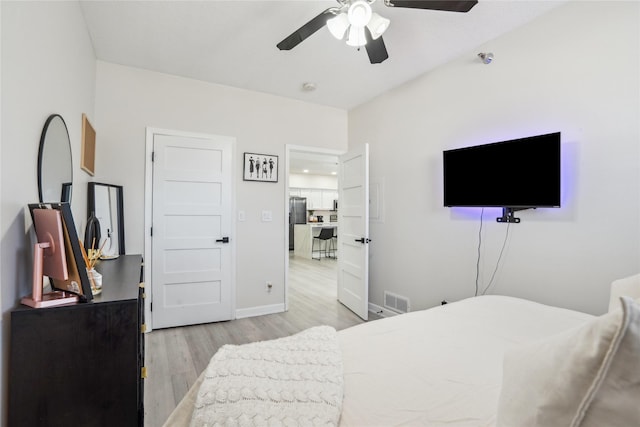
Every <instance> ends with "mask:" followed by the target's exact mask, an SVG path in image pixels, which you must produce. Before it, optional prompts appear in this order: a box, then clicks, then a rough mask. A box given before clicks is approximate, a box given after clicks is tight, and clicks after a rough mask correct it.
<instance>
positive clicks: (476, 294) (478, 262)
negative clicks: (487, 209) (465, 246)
mask: <svg viewBox="0 0 640 427" xmlns="http://www.w3.org/2000/svg"><path fill="white" fill-rule="evenodd" d="M483 216H484V208H482V210H481V211H480V230H478V260H477V261H476V293H475V296H478V280H480V248H481V247H482V217H483Z"/></svg>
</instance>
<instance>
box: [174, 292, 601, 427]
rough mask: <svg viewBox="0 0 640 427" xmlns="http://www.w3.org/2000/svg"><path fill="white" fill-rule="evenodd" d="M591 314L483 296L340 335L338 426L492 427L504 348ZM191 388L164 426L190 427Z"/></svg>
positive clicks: (569, 325)
mask: <svg viewBox="0 0 640 427" xmlns="http://www.w3.org/2000/svg"><path fill="white" fill-rule="evenodd" d="M591 318H592V316H591V315H588V314H585V313H579V312H576V311H571V310H565V309H561V308H557V307H550V306H546V305H542V304H537V303H534V302H530V301H526V300H521V299H517V298H510V297H502V296H483V297H476V298H470V299H467V300H463V301H459V302H456V303H454V304H447V305H444V306H441V307H435V308H432V309H429V310H424V311H417V312H413V313H408V314H404V315H400V316H395V317H391V318H388V319H383V320H376V321H374V322H369V323H365V324H362V325H358V326H355V327H351V328H348V329H345V330H342V331H340V332H339V333H338V338H339V343H340V348H341V349H342V355H343V367H344V401H343V407H342V414H341V417H340V425H341V426H363V427H365V426H366V427H375V426H404V425H423V426H433V427H439V426H447V427H484V426H494V425H495V418H496V410H497V405H498V396H499V393H500V385H501V381H502V359H503V354H504V349H505V348H506V347H508V346H510V345H513V344H519V343H524V342H528V341H532V340H536V339H539V338H543V337H547V336H549V335H552V334H555V333H558V332H560V331H563V330H566V329H569V328H573V327H576V326H579V325H581V324H583V323H584V322H586V321H587V320H589V319H591ZM202 377H203V376H202V375H201V377H200V379H199V380H198V382H196V384H194V386H193V387H192V388H191V390H190V391H189V393H188V394H187V395H186V396H185V398H184V399H183V401H182V402H181V403H180V404H179V405H178V407H177V408H176V410H175V411H174V413H173V414H172V415H171V417H170V418H169V420H168V421H167V423H166V424H165V426H171V427H177V426H188V425H189V422H190V420H191V414H192V412H193V406H194V403H195V397H196V393H197V390H198V387H199V384H200V382H201V380H202Z"/></svg>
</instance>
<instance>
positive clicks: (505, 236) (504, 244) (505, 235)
mask: <svg viewBox="0 0 640 427" xmlns="http://www.w3.org/2000/svg"><path fill="white" fill-rule="evenodd" d="M510 225H511V223H510V222H507V231H506V232H505V234H504V242H502V249H500V255H498V261H496V268H495V269H494V270H493V274H492V275H491V280H489V284H488V285H487V287H486V288H484V291H482V295H484V294H486V293H487V291H488V290H489V288H490V287H491V285H492V284H493V279H494V278H495V277H496V272H497V271H498V266H499V265H500V260H501V259H502V253H503V252H504V248H505V246H507V237H509V226H510Z"/></svg>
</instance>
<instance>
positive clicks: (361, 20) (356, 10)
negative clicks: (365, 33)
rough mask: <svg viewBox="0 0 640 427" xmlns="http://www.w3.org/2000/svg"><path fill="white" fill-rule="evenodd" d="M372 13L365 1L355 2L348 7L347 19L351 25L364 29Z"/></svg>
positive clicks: (358, 0)
mask: <svg viewBox="0 0 640 427" xmlns="http://www.w3.org/2000/svg"><path fill="white" fill-rule="evenodd" d="M372 13H373V12H372V11H371V6H369V3H367V2H366V1H365V0H357V1H354V2H353V3H351V6H349V11H348V12H347V17H348V18H349V23H350V24H351V25H353V26H356V27H363V28H364V26H365V25H367V24H368V23H369V21H370V20H371V15H372Z"/></svg>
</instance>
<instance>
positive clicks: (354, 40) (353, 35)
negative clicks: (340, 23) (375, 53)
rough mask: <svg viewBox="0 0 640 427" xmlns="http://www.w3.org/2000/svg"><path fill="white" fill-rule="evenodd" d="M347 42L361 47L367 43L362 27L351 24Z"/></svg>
mask: <svg viewBox="0 0 640 427" xmlns="http://www.w3.org/2000/svg"><path fill="white" fill-rule="evenodd" d="M347 44H348V45H349V46H353V47H361V46H364V45H366V44H367V38H366V36H365V34H364V27H357V26H355V25H352V26H351V27H350V28H349V38H348V39H347Z"/></svg>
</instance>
